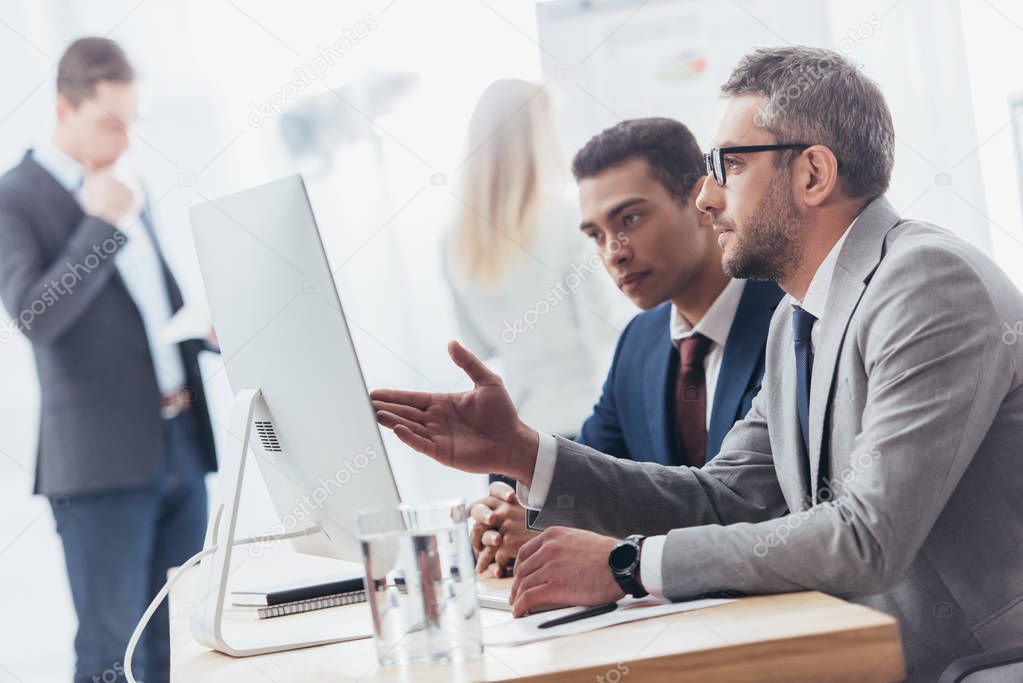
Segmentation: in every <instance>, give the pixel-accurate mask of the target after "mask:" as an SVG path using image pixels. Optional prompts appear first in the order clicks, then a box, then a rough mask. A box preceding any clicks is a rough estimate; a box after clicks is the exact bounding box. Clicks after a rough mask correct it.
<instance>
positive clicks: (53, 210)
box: [0, 154, 216, 495]
mask: <svg viewBox="0 0 1023 683" xmlns="http://www.w3.org/2000/svg"><path fill="white" fill-rule="evenodd" d="M144 220H145V224H146V229H147V230H149V231H150V236H151V237H152V238H153V242H154V244H157V251H158V252H159V245H158V243H157V241H156V235H155V233H154V232H153V230H152V226H151V225H150V224H149V222H148V217H146V216H145V214H144ZM126 240H127V238H126V237H125V236H124V235H123V233H120V232H119V231H118V230H117V229H116V228H115V227H114V226H112V225H110V224H108V223H106V222H105V221H102V220H100V219H98V218H94V217H91V216H87V215H85V214H84V213H83V212H82V209H81V207H80V206H79V205H78V202H77V201H76V200H75V198H74V197H72V196H71V195H70V194H69V193H68V192H67V191H66V190H65V189H64V188H63V187H62V186H61V185H60V184H59V183H58V182H57V181H56V180H55V179H54V178H53V177H52V176H51V175H50V174H49V173H47V172H46V171H45V170H44V169H43V168H42V167H41V166H39V165H38V164H37V163H36V162H35V161H33V160H32V157H31V155H30V154H26V155H25V158H24V159H23V160H22V162H21V163H20V164H19V165H18V166H16V167H14V168H13V169H11V170H10V171H8V172H7V173H6V174H4V176H3V177H0V298H2V299H3V303H4V304H5V306H6V307H7V310H8V312H9V313H10V315H11V316H12V318H14V322H15V324H16V325H17V327H19V328H20V330H21V332H22V333H23V334H24V335H25V336H26V337H27V338H28V340H29V341H30V342H31V343H32V350H33V352H34V353H35V360H36V369H37V371H38V373H39V385H40V402H41V405H40V426H39V445H38V457H37V460H36V481H35V491H36V493H41V494H45V495H59V494H63V495H68V494H81V493H91V492H97V491H109V490H116V489H124V488H128V487H132V486H137V485H140V484H143V483H145V482H147V481H149V480H151V479H152V478H153V477H154V476H155V475H156V473H157V468H158V467H159V466H160V464H161V463H162V461H163V449H164V439H163V429H164V425H163V418H162V417H161V415H160V390H159V386H158V384H157V379H156V371H155V369H154V367H153V359H152V357H151V354H150V352H149V344H148V341H147V338H146V330H145V327H144V325H143V322H142V317H141V315H140V314H139V311H138V309H137V308H136V306H135V302H134V300H133V299H132V297H131V295H130V294H129V293H128V290H127V288H126V287H125V284H124V281H123V280H122V279H121V276H120V274H119V273H118V271H117V268H116V267H115V264H114V255H115V254H116V252H117V249H118V248H120V245H122V244H124V243H126ZM160 262H161V265H162V268H163V275H164V281H165V283H166V286H167V295H168V297H169V299H170V304H171V310H175V311H176V310H177V309H179V308H181V305H182V300H181V292H180V290H179V289H178V286H177V283H176V282H175V281H174V277H173V276H172V275H171V272H170V270H169V269H168V268H167V264H166V263H165V262H164V261H163V255H162V254H160ZM6 331H7V332H9V330H6ZM179 347H180V350H181V357H182V360H183V361H184V365H185V376H186V385H187V388H188V389H189V390H190V391H191V392H192V395H193V398H194V400H195V402H194V403H193V404H192V410H194V411H195V415H196V418H197V419H196V425H197V431H198V433H199V439H200V441H201V444H200V446H201V449H202V456H203V460H204V463H203V464H204V467H205V469H206V470H213V469H216V454H215V452H214V446H213V430H212V428H211V426H210V420H209V414H208V412H207V409H206V398H205V395H204V393H203V387H202V377H201V376H200V374H199V365H198V362H197V358H198V354H199V351H200V350H201V349H202V347H203V343H202V342H198V341H193V342H186V343H184V344H181V345H179Z"/></svg>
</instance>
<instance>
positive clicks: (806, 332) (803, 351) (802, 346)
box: [792, 307, 817, 455]
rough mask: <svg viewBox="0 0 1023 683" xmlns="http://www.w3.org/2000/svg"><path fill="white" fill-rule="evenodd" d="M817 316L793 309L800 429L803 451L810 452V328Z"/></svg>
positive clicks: (811, 355)
mask: <svg viewBox="0 0 1023 683" xmlns="http://www.w3.org/2000/svg"><path fill="white" fill-rule="evenodd" d="M815 322H817V318H815V317H813V316H812V315H810V314H809V313H807V312H806V311H804V310H803V309H802V308H799V307H796V308H794V309H793V310H792V340H793V341H794V342H795V347H796V408H797V410H798V412H799V431H800V433H801V434H802V435H803V451H804V452H805V453H806V454H807V455H809V454H810V426H809V425H810V373H811V371H812V370H813V350H812V349H811V348H810V330H812V329H813V324H814V323H815Z"/></svg>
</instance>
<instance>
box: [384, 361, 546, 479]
mask: <svg viewBox="0 0 1023 683" xmlns="http://www.w3.org/2000/svg"><path fill="white" fill-rule="evenodd" d="M448 353H449V354H450V355H451V359H452V360H453V361H454V362H455V364H456V365H458V367H460V368H462V370H463V371H464V372H465V374H466V375H468V376H469V379H471V380H472V382H473V388H472V389H471V390H469V391H465V392H462V393H457V394H435V393H429V392H418V391H398V390H394V389H378V390H377V391H374V392H372V393H371V394H370V398H371V399H372V401H373V409H374V410H375V411H376V414H377V419H378V420H379V421H380V424H382V425H383V426H385V427H387V428H389V429H392V430H394V434H395V436H397V437H398V438H399V439H401V441H403V442H404V443H406V444H408V445H409V446H411V447H412V448H414V449H416V450H417V451H419V452H421V453H424V454H426V455H428V456H430V457H431V458H433V459H435V460H437V461H438V462H440V463H443V464H444V465H448V466H450V467H455V468H457V469H460V470H464V471H466V472H478V473H490V472H497V473H501V474H507V475H509V476H513V477H516V478H520V479H521V478H524V477H525V476H527V472H526V471H525V470H524V468H527V464H528V465H530V466H528V468H527V469H528V470H531V469H532V467H531V464H532V462H533V461H534V457H533V456H535V454H536V440H537V435H536V432H535V431H533V430H531V429H529V428H528V427H527V426H526V425H525V424H523V423H522V421H521V420H519V416H518V413H516V411H515V406H514V405H513V404H512V401H511V397H510V396H508V391H507V390H506V389H505V388H504V384H503V383H502V382H501V378H500V377H498V376H497V375H495V374H494V373H493V372H491V371H490V370H489V369H487V367H486V366H485V365H483V363H482V362H480V360H479V359H478V358H476V356H474V355H473V354H472V353H470V352H469V351H468V350H466V349H465V348H464V347H463V346H461V345H460V344H458V343H457V342H451V343H450V344H448ZM527 481H528V479H527Z"/></svg>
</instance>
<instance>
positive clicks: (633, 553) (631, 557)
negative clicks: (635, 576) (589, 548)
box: [608, 543, 639, 572]
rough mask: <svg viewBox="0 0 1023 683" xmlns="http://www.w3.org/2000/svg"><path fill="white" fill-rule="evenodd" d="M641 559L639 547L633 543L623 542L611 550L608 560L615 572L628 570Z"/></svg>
mask: <svg viewBox="0 0 1023 683" xmlns="http://www.w3.org/2000/svg"><path fill="white" fill-rule="evenodd" d="M637 559H639V548H637V547H636V546H635V545H633V544H632V543H622V544H621V545H619V546H617V547H616V548H615V549H614V551H612V552H611V557H609V558H608V561H609V563H610V565H611V571H613V572H627V571H629V570H630V569H632V568H633V566H635V564H636V560H637Z"/></svg>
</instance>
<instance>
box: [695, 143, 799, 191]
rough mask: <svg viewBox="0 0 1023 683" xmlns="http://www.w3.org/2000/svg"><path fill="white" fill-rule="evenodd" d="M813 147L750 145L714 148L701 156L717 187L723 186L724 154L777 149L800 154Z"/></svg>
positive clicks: (708, 173)
mask: <svg viewBox="0 0 1023 683" xmlns="http://www.w3.org/2000/svg"><path fill="white" fill-rule="evenodd" d="M812 146H813V145H804V144H795V143H793V144H788V145H750V146H746V147H714V148H713V149H711V150H710V152H708V153H707V154H704V155H703V161H704V163H705V164H707V175H710V176H714V182H716V183H717V184H718V187H724V186H725V162H724V157H725V155H726V154H747V153H749V152H772V151H774V150H779V149H798V150H799V151H800V152H802V151H803V150H804V149H806V148H808V147H812Z"/></svg>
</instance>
